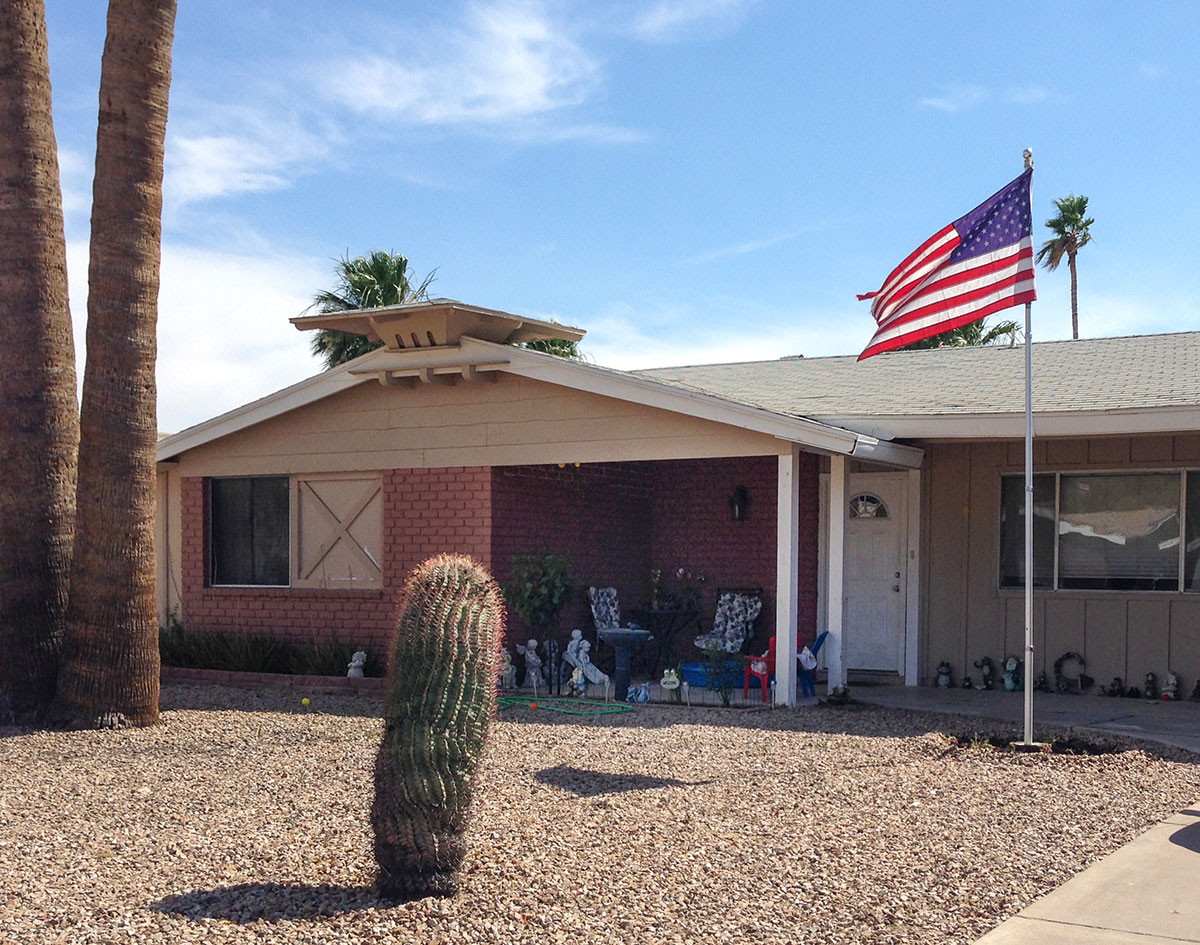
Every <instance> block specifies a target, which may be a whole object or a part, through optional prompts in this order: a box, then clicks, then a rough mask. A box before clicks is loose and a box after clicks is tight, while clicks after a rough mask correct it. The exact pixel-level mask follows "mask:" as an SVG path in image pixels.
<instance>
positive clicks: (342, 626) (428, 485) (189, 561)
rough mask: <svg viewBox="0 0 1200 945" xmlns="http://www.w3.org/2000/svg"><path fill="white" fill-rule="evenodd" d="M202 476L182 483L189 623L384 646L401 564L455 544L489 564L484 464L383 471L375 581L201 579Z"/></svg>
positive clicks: (403, 571) (408, 566)
mask: <svg viewBox="0 0 1200 945" xmlns="http://www.w3.org/2000/svg"><path fill="white" fill-rule="evenodd" d="M206 501H207V490H206V489H205V488H204V480H203V479H202V478H184V479H183V480H182V482H181V502H182V513H181V514H182V521H181V525H182V542H181V551H182V555H183V588H182V599H183V620H184V625H185V627H187V629H189V630H195V631H223V632H245V633H265V634H270V635H273V636H278V637H280V638H281V639H292V640H301V641H308V640H311V639H313V638H317V639H327V638H328V635H329V633H330V631H336V632H337V634H338V636H339V638H341V639H342V640H343V641H345V642H347V643H353V644H355V645H357V646H365V647H367V648H368V649H369V650H370V651H372V652H383V651H385V650H386V649H387V646H388V645H389V643H390V641H391V633H392V623H393V616H392V611H393V606H394V603H393V602H394V598H395V596H396V594H397V593H398V592H399V590H400V589H401V588H402V587H403V584H404V580H405V578H406V577H407V576H408V573H409V572H410V571H411V570H412V569H413V568H414V567H416V565H418V564H420V562H421V561H423V560H425V559H426V558H428V557H429V556H430V555H432V554H436V553H438V552H440V551H460V552H464V553H466V554H471V555H473V556H475V557H476V558H478V559H479V560H480V561H482V562H483V563H484V564H490V559H491V546H490V532H491V519H490V511H489V508H490V503H491V470H490V469H488V468H486V467H478V468H450V469H398V470H392V471H390V472H387V473H385V474H384V477H383V516H384V536H385V538H384V547H383V580H384V585H383V588H382V589H376V590H362V591H359V590H323V589H319V588H275V587H264V588H242V587H206V586H205V545H204V541H205V539H204V523H205V522H206V521H207V518H208V516H207V509H206V507H205V503H206Z"/></svg>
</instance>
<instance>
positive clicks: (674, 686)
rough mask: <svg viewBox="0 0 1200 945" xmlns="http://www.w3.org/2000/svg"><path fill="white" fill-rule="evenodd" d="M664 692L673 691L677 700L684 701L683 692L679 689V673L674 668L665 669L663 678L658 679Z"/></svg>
mask: <svg viewBox="0 0 1200 945" xmlns="http://www.w3.org/2000/svg"><path fill="white" fill-rule="evenodd" d="M658 684H659V686H661V687H662V691H663V692H670V693H673V694H674V696H675V701H676V702H682V701H683V693H682V692H680V691H679V673H678V672H676V671H675V670H673V669H664V670H663V674H662V679H660V680H659V681H658Z"/></svg>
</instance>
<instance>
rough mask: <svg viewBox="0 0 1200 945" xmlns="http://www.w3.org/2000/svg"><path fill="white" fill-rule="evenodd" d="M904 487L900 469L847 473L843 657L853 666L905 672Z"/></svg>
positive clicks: (904, 481)
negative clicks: (898, 471)
mask: <svg viewBox="0 0 1200 945" xmlns="http://www.w3.org/2000/svg"><path fill="white" fill-rule="evenodd" d="M906 487H907V477H906V476H905V474H904V473H856V474H852V475H850V476H849V477H848V482H847V495H848V497H849V498H848V502H847V508H846V509H845V514H846V516H847V519H846V565H845V577H846V583H845V589H846V609H845V643H844V654H845V656H844V658H845V665H846V668H847V669H848V670H851V671H853V670H866V671H876V672H891V673H903V672H904V618H905V610H906V604H905V602H906V599H907V596H908V595H907V573H908V568H907V565H906V562H905V546H906V544H907V522H908V514H907V509H906V507H905V496H906Z"/></svg>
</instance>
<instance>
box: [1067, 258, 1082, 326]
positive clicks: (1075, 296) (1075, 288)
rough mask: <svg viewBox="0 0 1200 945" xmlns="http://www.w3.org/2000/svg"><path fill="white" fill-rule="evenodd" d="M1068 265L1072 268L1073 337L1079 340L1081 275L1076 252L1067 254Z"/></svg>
mask: <svg viewBox="0 0 1200 945" xmlns="http://www.w3.org/2000/svg"><path fill="white" fill-rule="evenodd" d="M1067 266H1069V267H1070V269H1071V338H1072V339H1073V340H1074V341H1078V340H1079V275H1078V273H1077V272H1076V271H1075V254H1074V253H1068V254H1067Z"/></svg>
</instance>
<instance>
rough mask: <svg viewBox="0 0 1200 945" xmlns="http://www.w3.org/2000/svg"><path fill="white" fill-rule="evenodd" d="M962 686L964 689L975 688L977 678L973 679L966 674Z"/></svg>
mask: <svg viewBox="0 0 1200 945" xmlns="http://www.w3.org/2000/svg"><path fill="white" fill-rule="evenodd" d="M962 687H963V688H964V689H974V688H975V680H973V679H972V678H971V677H970V676H964V677H963V684H962Z"/></svg>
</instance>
